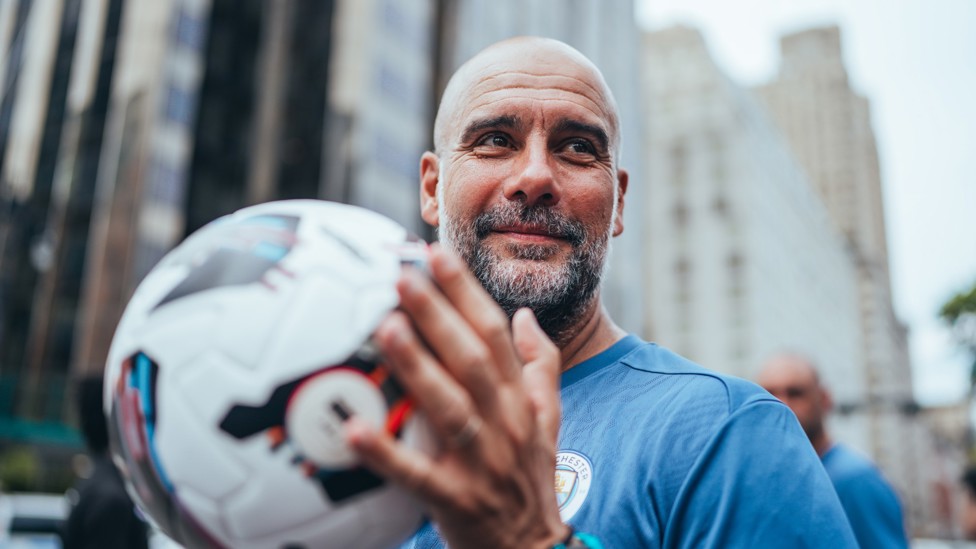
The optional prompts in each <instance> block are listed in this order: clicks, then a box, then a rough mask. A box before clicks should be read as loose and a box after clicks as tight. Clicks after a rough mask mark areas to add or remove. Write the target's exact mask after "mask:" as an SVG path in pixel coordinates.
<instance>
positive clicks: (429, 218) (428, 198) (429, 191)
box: [420, 151, 440, 227]
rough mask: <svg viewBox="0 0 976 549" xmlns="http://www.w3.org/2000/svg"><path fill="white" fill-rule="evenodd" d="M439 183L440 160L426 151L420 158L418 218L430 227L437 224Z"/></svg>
mask: <svg viewBox="0 0 976 549" xmlns="http://www.w3.org/2000/svg"><path fill="white" fill-rule="evenodd" d="M439 183H440V159H439V158H438V157H437V155H436V154H434V153H432V152H430V151H427V152H425V153H424V154H423V155H421V157H420V217H421V218H423V220H424V221H426V222H427V224H428V225H430V226H431V227H436V226H437V223H438V218H439V216H438V208H439V204H438V203H437V185H438V184H439Z"/></svg>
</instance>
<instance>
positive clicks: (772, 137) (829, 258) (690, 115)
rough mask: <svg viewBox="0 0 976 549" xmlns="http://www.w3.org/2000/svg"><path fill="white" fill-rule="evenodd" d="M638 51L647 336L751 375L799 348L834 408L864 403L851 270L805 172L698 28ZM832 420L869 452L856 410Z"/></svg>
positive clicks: (675, 31)
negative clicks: (831, 393) (645, 169)
mask: <svg viewBox="0 0 976 549" xmlns="http://www.w3.org/2000/svg"><path fill="white" fill-rule="evenodd" d="M643 54H644V71H643V78H644V89H645V92H646V98H647V101H648V110H647V119H646V128H647V135H648V141H647V147H646V152H645V154H646V155H647V158H648V163H649V165H650V166H651V168H650V173H649V179H648V196H647V200H646V202H645V203H644V204H642V205H641V208H642V214H643V215H644V216H645V217H646V219H647V220H648V223H649V224H648V226H647V229H646V233H645V234H644V235H643V236H644V238H643V240H644V242H645V243H646V247H645V250H644V261H645V262H646V265H647V268H648V271H649V286H648V289H649V292H648V299H647V301H646V302H645V307H644V314H645V317H646V321H645V322H646V324H647V325H649V326H650V327H651V331H650V334H651V336H652V339H654V340H656V341H658V342H660V343H661V344H662V345H665V346H668V347H671V348H673V349H675V350H676V351H677V352H679V353H681V354H683V355H685V356H687V357H689V358H691V359H692V360H695V361H697V362H699V363H701V364H703V365H705V366H706V367H708V368H713V369H716V370H718V371H722V372H725V373H729V374H733V375H736V376H740V377H744V378H747V379H748V378H752V377H754V376H755V374H756V373H757V371H758V369H759V367H760V366H761V364H762V362H763V361H764V360H765V359H766V358H768V357H769V356H770V355H771V354H773V353H775V352H779V351H784V350H792V351H795V352H800V353H802V354H804V355H807V356H809V357H810V358H811V359H812V360H814V361H815V362H816V363H818V364H819V365H820V366H821V368H822V376H823V378H824V380H825V382H826V383H828V384H829V385H830V386H831V387H833V388H834V389H835V399H836V400H837V401H838V404H839V405H840V407H841V409H847V408H851V407H853V405H854V404H855V403H858V402H862V401H863V400H864V399H865V398H866V396H867V379H866V373H865V371H864V369H863V368H862V367H861V349H862V345H861V339H860V330H859V325H858V311H857V281H856V276H857V273H856V271H855V269H854V267H853V264H852V262H851V260H850V254H849V251H848V249H847V246H846V242H845V240H844V239H843V237H842V235H841V234H840V233H839V232H838V231H837V230H836V229H835V228H834V227H833V225H832V223H831V221H830V218H829V217H828V215H827V211H826V208H825V207H824V205H823V203H822V202H821V200H820V198H819V196H817V194H816V193H815V192H814V191H813V190H812V188H811V187H810V183H809V180H808V178H807V176H806V173H805V172H804V171H803V169H802V168H801V166H800V165H799V164H798V163H797V161H796V159H795V158H794V157H793V155H792V153H791V151H790V150H789V148H788V147H787V145H786V143H785V142H784V141H783V140H782V138H781V137H780V135H779V134H778V132H777V130H776V128H775V126H774V125H773V124H772V122H771V120H770V119H769V117H768V116H767V114H766V113H765V111H764V110H763V108H762V107H761V105H760V103H759V102H758V100H757V99H756V98H755V97H753V96H752V94H751V93H750V92H749V91H747V90H745V89H743V88H741V87H740V86H738V85H736V84H735V83H733V82H731V81H730V80H729V79H728V78H727V77H726V76H725V75H724V74H723V73H722V72H721V70H720V69H719V68H718V67H717V66H716V65H715V62H714V61H713V59H712V57H711V55H710V53H709V52H708V49H707V47H706V45H705V42H704V40H703V38H702V36H701V35H700V34H699V33H698V32H697V31H696V30H693V29H690V28H685V27H675V28H671V29H666V30H661V31H657V32H653V33H649V34H646V35H645V36H644V42H643ZM831 421H832V423H833V425H832V427H833V430H834V431H835V433H836V434H837V436H838V438H841V439H842V440H845V441H848V442H850V443H852V444H853V445H854V446H857V447H864V446H865V441H867V440H868V439H869V433H868V431H867V430H866V428H867V424H866V422H865V420H864V417H863V416H862V415H859V414H837V415H835V417H834V418H832V420H831Z"/></svg>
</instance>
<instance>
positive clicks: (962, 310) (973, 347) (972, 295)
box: [939, 283, 976, 387]
mask: <svg viewBox="0 0 976 549" xmlns="http://www.w3.org/2000/svg"><path fill="white" fill-rule="evenodd" d="M939 317H941V318H942V319H943V320H944V321H945V322H946V323H947V324H948V325H949V326H950V327H951V328H952V333H953V336H954V337H955V339H956V340H957V341H958V342H959V344H960V345H962V346H963V347H964V348H966V349H967V350H968V351H969V354H970V357H971V358H972V360H973V363H972V366H971V367H970V370H969V376H970V383H971V385H972V386H974V387H976V283H973V286H972V288H970V289H968V290H963V291H961V292H959V293H958V294H956V295H954V296H952V297H951V298H950V299H949V301H947V302H946V303H945V304H944V305H943V306H942V308H941V309H940V310H939Z"/></svg>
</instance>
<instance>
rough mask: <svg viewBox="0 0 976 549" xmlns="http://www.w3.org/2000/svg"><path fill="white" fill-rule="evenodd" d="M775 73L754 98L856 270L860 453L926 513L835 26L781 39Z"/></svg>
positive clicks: (864, 150) (872, 177)
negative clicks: (862, 423) (862, 418)
mask: <svg viewBox="0 0 976 549" xmlns="http://www.w3.org/2000/svg"><path fill="white" fill-rule="evenodd" d="M780 51H781V58H782V61H781V65H780V70H779V74H778V75H777V77H776V78H775V79H774V80H773V81H772V82H770V83H768V84H766V85H764V86H762V87H760V88H759V89H758V90H757V91H758V94H759V95H760V97H761V98H762V99H763V101H764V103H765V105H766V106H767V107H768V111H769V112H770V113H771V115H772V118H773V119H774V120H775V123H776V124H777V126H778V127H779V128H780V130H781V133H782V135H784V137H785V139H786V140H787V142H788V143H789V146H790V148H791V149H792V150H793V151H794V153H795V155H796V158H797V159H798V160H799V162H800V164H801V165H802V166H803V169H804V170H805V171H806V173H807V174H809V176H810V181H811V182H812V183H813V187H814V188H815V189H816V191H817V193H818V194H819V195H820V197H821V199H822V200H823V202H824V204H826V206H827V211H828V213H829V215H830V218H831V219H832V220H833V223H834V225H835V226H836V227H837V228H838V229H839V230H840V231H841V232H842V233H843V234H844V236H845V238H846V239H847V241H848V243H849V247H850V251H851V255H852V258H853V264H854V266H855V268H856V270H857V291H858V298H857V303H858V306H859V312H858V314H859V323H860V332H861V334H862V340H861V345H862V359H863V366H862V367H863V370H864V371H865V372H866V379H867V384H868V385H867V389H868V393H867V395H866V399H865V400H864V401H863V402H862V403H861V411H862V413H864V414H865V415H866V416H867V417H868V418H869V421H870V424H871V428H870V433H871V437H872V438H871V440H870V454H871V455H872V456H874V458H875V459H876V460H877V461H878V463H879V464H880V465H881V467H882V468H883V469H884V470H885V472H886V473H888V475H889V476H890V477H892V479H893V481H894V483H895V484H896V486H897V487H898V488H899V489H900V491H901V493H902V495H903V497H904V498H906V499H908V500H909V501H908V504H909V505H908V506H909V508H910V509H911V510H912V513H913V515H915V516H913V517H912V519H913V521H914V523H915V524H921V523H924V522H925V519H924V517H922V516H921V515H920V514H919V513H921V512H922V511H923V510H925V509H928V508H930V507H931V505H930V501H929V500H930V498H929V491H928V490H927V489H926V488H925V487H924V486H922V485H921V484H920V483H921V482H922V478H921V476H920V475H919V473H918V471H920V470H921V469H922V465H923V463H924V457H923V456H924V454H923V452H924V451H925V449H927V448H928V445H927V444H925V438H926V437H925V435H923V433H922V432H921V431H920V429H921V426H920V425H921V424H920V422H919V421H918V420H917V419H916V418H914V417H913V415H914V414H915V413H916V412H917V408H918V407H917V405H916V404H915V402H914V397H913V390H912V372H911V365H910V360H909V355H908V337H907V328H906V327H905V326H904V324H902V323H901V321H900V320H899V319H898V318H897V317H896V316H895V313H894V309H893V306H892V299H891V281H890V276H889V272H888V245H887V237H886V233H885V221H884V203H883V200H882V181H881V175H880V169H879V165H878V151H877V146H876V143H875V137H874V130H873V128H872V126H871V116H870V103H869V101H868V100H867V99H866V98H864V97H863V96H861V95H860V94H858V93H857V92H856V91H854V90H853V89H852V87H851V84H850V82H849V79H848V75H847V71H846V69H845V67H844V62H843V55H842V44H841V33H840V29H839V28H837V27H835V26H830V27H823V28H815V29H810V30H805V31H802V32H797V33H794V34H790V35H786V36H784V37H782V39H781V41H780Z"/></svg>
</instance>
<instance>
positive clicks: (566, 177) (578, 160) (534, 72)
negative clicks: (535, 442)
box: [423, 58, 626, 343]
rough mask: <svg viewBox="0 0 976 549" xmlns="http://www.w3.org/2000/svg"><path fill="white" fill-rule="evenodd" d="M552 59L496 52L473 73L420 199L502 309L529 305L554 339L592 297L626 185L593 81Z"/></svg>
mask: <svg viewBox="0 0 976 549" xmlns="http://www.w3.org/2000/svg"><path fill="white" fill-rule="evenodd" d="M564 65H566V66H560V65H558V64H554V63H553V62H551V60H550V61H546V60H538V61H537V62H533V61H532V60H525V59H510V58H506V59H502V60H499V61H497V62H495V63H492V64H490V65H489V66H488V67H486V68H485V69H484V70H483V71H480V72H479V73H478V74H477V76H476V77H475V78H473V80H474V81H473V82H472V83H471V85H470V86H469V87H468V88H467V89H466V90H465V91H464V92H463V93H461V94H460V96H459V97H458V98H457V103H456V108H455V109H454V113H453V116H452V117H451V118H449V119H448V121H447V122H446V127H445V132H444V135H445V137H446V139H445V146H444V150H442V151H439V157H438V158H437V160H438V162H439V163H438V166H437V168H438V173H437V176H438V177H437V186H436V190H435V191H434V192H433V193H425V197H424V198H425V200H428V199H434V200H435V202H434V208H428V207H426V206H425V207H424V208H423V214H424V219H425V220H426V221H428V222H429V223H432V224H435V225H438V226H439V229H438V232H439V237H440V240H441V241H442V242H443V243H444V244H445V245H446V246H448V247H449V248H451V249H453V250H454V251H455V252H456V253H458V254H459V255H460V256H461V257H462V258H464V259H465V260H466V261H467V262H468V264H469V265H470V266H471V268H472V270H473V271H474V273H475V275H476V276H478V278H479V279H480V280H481V282H482V284H484V285H485V287H486V288H487V289H488V291H489V293H491V294H492V296H493V297H494V298H495V300H496V301H498V302H499V304H500V305H501V306H502V307H503V308H504V309H505V310H506V312H508V313H509V315H511V314H513V313H514V312H515V310H517V309H518V308H519V307H523V306H528V307H531V308H532V309H533V310H534V311H535V313H536V315H537V317H539V321H540V324H541V325H542V327H543V328H544V329H545V330H546V332H547V333H548V334H549V336H550V337H552V338H553V339H554V340H555V341H556V342H557V343H563V341H560V340H561V339H562V338H563V337H564V336H566V335H567V334H566V332H567V330H568V329H569V328H571V327H572V325H573V322H574V321H575V320H576V319H577V318H578V316H579V313H580V312H582V310H583V309H584V308H585V307H586V306H587V305H589V304H591V303H592V302H593V298H594V297H595V295H596V291H597V289H598V287H599V283H600V279H601V276H602V272H603V269H604V266H605V264H606V259H607V252H608V246H609V240H610V237H611V236H613V235H616V234H619V233H620V232H621V231H622V229H623V227H622V224H621V221H620V218H619V214H620V213H621V210H622V204H623V202H622V192H623V190H624V189H625V188H626V175H622V176H620V175H618V171H617V169H616V166H615V163H614V151H613V149H612V147H613V146H614V143H615V139H616V131H617V129H616V124H615V118H613V114H612V110H611V109H612V107H611V106H610V105H609V100H608V98H607V97H605V96H604V94H603V93H602V92H601V91H600V90H602V89H603V88H602V87H601V86H602V83H598V82H595V81H594V77H593V75H591V74H590V73H589V72H588V71H587V70H585V68H583V67H577V66H574V65H572V64H571V63H564ZM425 179H426V178H425ZM425 190H426V186H425ZM429 194H433V196H428V195H429Z"/></svg>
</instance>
